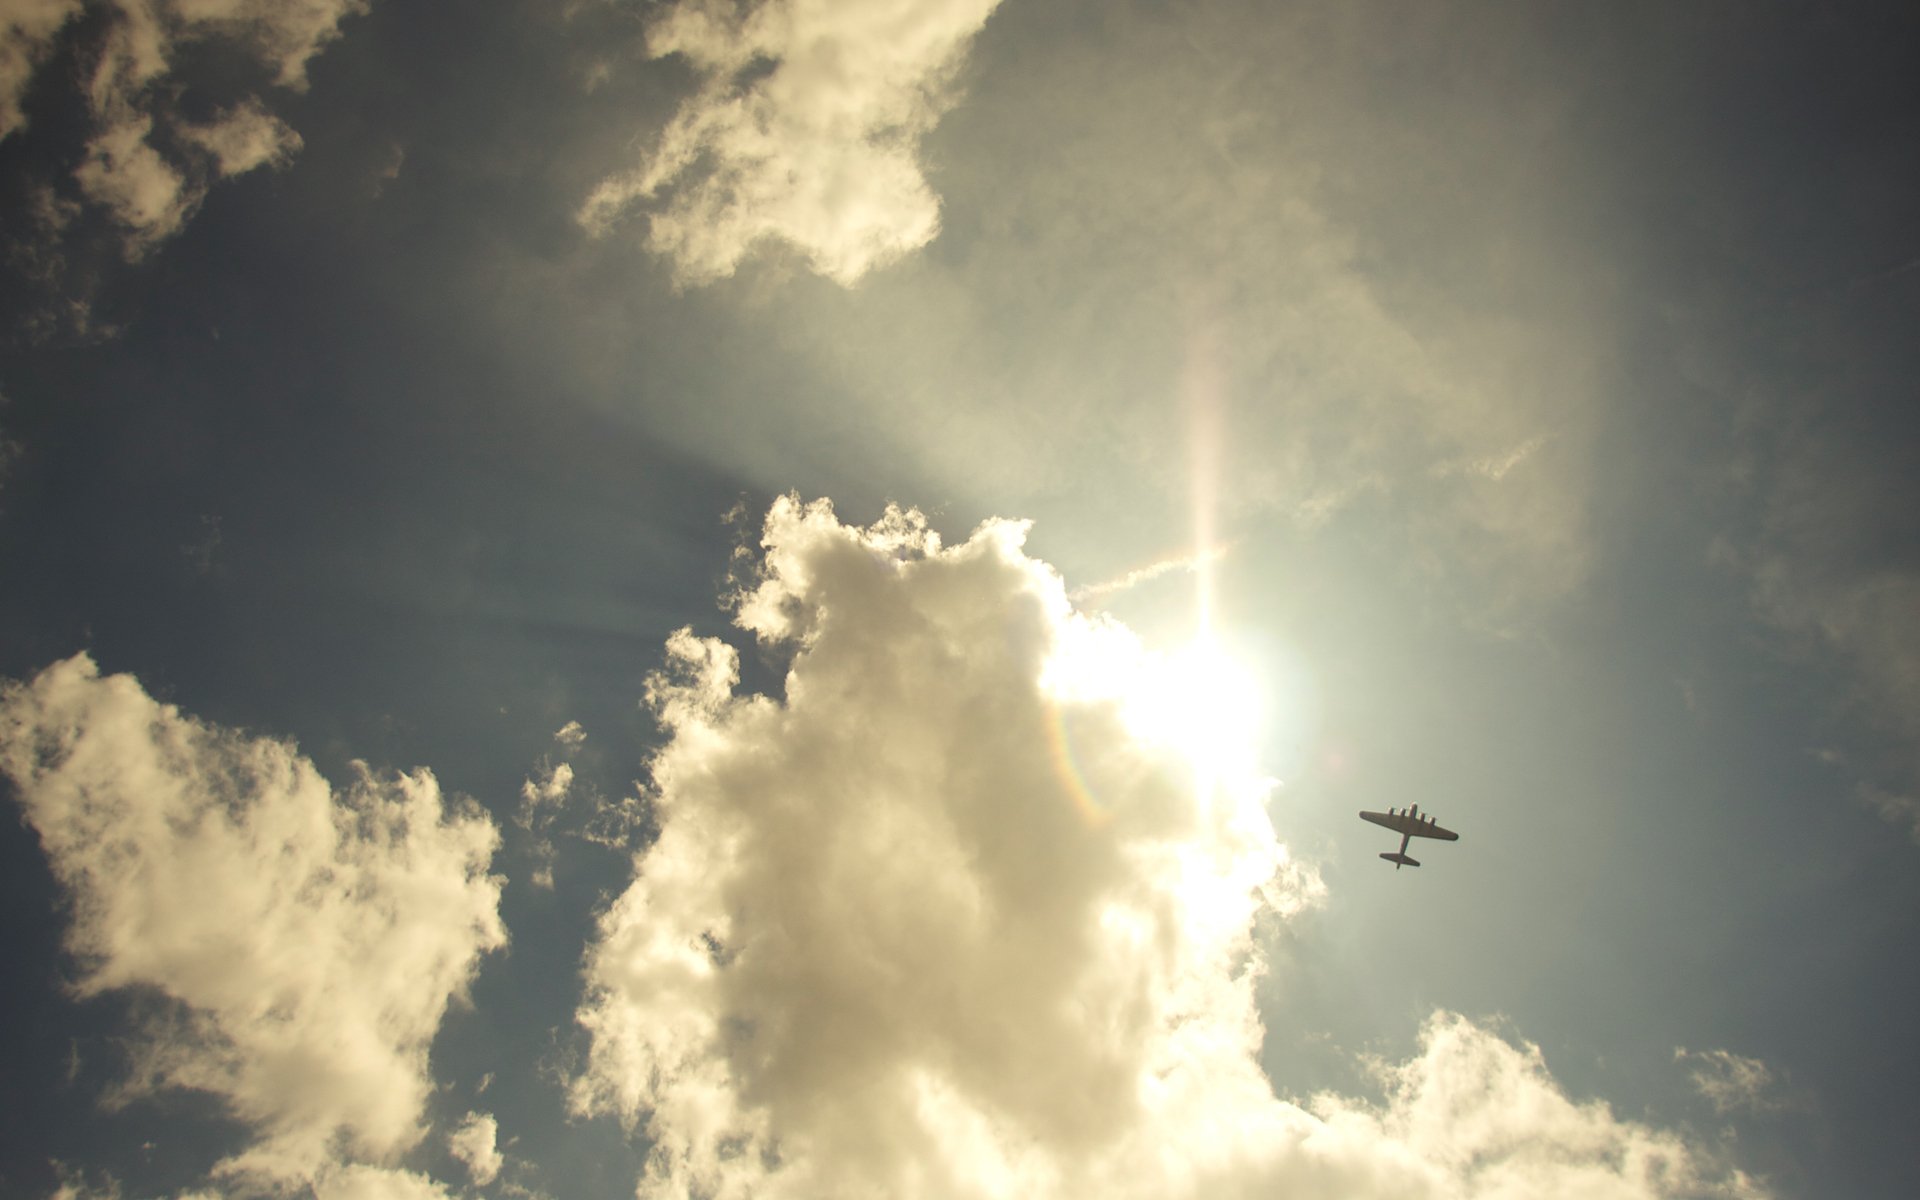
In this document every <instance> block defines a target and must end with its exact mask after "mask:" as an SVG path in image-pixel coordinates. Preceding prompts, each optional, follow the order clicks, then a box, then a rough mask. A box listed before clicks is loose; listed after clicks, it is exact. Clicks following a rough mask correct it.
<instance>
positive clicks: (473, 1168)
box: [447, 1112, 505, 1187]
mask: <svg viewBox="0 0 1920 1200" xmlns="http://www.w3.org/2000/svg"><path fill="white" fill-rule="evenodd" d="M499 1137H500V1126H499V1124H498V1123H497V1122H495V1121H494V1119H493V1114H492V1113H474V1112H470V1113H468V1114H467V1116H466V1119H465V1120H463V1121H461V1122H460V1128H458V1129H456V1130H454V1131H453V1132H452V1133H451V1134H449V1135H448V1136H447V1146H448V1148H449V1149H450V1150H452V1151H453V1156H454V1157H455V1158H457V1159H459V1160H460V1161H461V1162H463V1163H465V1164H466V1166H467V1172H468V1173H469V1174H470V1175H472V1176H473V1181H474V1182H475V1183H477V1184H479V1185H480V1186H481V1187H485V1186H487V1185H488V1184H489V1183H492V1182H493V1181H494V1180H495V1179H496V1178H498V1177H499V1174H500V1168H501V1166H502V1165H503V1163H504V1162H505V1160H504V1159H502V1158H501V1157H500V1151H499V1149H498V1148H497V1147H496V1146H495V1143H496V1142H497V1141H498V1139H499Z"/></svg>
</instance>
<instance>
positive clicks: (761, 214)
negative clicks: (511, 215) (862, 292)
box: [580, 0, 999, 284]
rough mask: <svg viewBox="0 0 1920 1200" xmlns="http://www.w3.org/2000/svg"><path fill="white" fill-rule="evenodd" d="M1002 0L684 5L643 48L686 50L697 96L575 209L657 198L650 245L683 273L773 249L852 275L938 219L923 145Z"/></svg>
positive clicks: (597, 213)
mask: <svg viewBox="0 0 1920 1200" xmlns="http://www.w3.org/2000/svg"><path fill="white" fill-rule="evenodd" d="M998 4H999V0H767V2H766V3H761V4H754V5H742V4H735V3H730V2H728V0H682V2H681V3H678V4H676V5H674V6H673V7H671V8H669V9H668V10H667V11H666V12H665V13H664V14H662V15H661V16H659V17H657V18H655V19H654V21H653V23H652V24H651V25H650V26H649V28H648V33H647V48H648V52H649V54H651V55H652V56H653V57H655V58H664V57H667V56H669V55H679V56H681V57H683V58H685V59H686V60H687V62H688V63H689V64H690V65H691V66H692V67H693V68H694V70H695V71H697V72H698V73H699V76H700V80H701V82H700V87H699V90H698V91H697V92H696V93H695V94H694V95H693V96H692V97H690V98H689V99H688V100H687V101H686V102H685V103H684V104H683V105H682V106H681V108H680V111H679V112H678V113H676V114H675V116H674V118H673V120H672V121H671V122H670V123H669V124H668V126H667V128H666V130H665V131H664V132H663V133H662V134H661V136H660V140H659V143H658V145H657V146H656V147H655V149H654V150H653V152H652V153H651V154H650V155H648V156H647V158H646V159H645V161H643V162H642V163H641V164H640V165H639V166H638V167H635V168H633V169H631V170H627V171H622V172H619V173H617V174H614V175H612V176H609V177H608V178H607V179H605V180H603V181H602V182H601V183H600V185H599V186H598V187H596V188H595V189H594V190H593V193H592V194H591V195H590V196H589V197H588V198H587V201H586V204H585V205H584V206H583V207H582V208H581V210H580V221H581V223H582V224H583V225H584V226H585V227H586V228H587V229H588V230H590V231H592V232H594V233H596V234H598V233H605V232H606V231H608V230H609V229H610V228H612V227H613V225H614V224H615V222H616V221H617V220H618V219H619V218H620V217H621V216H622V215H623V214H624V213H625V212H626V211H627V210H628V209H629V208H631V207H632V206H634V205H635V204H637V203H639V202H641V201H646V200H659V201H661V205H660V207H659V208H658V209H656V210H655V211H654V212H653V213H652V214H651V216H650V218H649V220H650V226H649V232H648V245H649V246H650V247H651V248H652V249H654V250H655V251H657V252H658V253H660V254H663V255H666V256H667V257H669V258H671V259H672V260H673V264H674V271H675V274H676V276H677V277H678V278H679V280H680V281H681V282H683V283H689V284H700V283H708V282H711V281H713V280H716V279H720V278H723V277H725V276H728V275H731V274H733V272H734V270H735V269H736V268H737V267H738V266H739V265H740V262H741V260H742V259H744V258H745V257H746V256H747V255H748V254H749V253H751V252H752V251H753V250H754V248H755V247H756V246H759V245H761V244H762V243H768V242H777V243H784V244H785V245H787V246H791V247H793V248H794V249H796V250H798V251H799V252H800V253H801V254H802V255H804V256H805V258H806V259H807V262H808V264H809V265H810V266H811V267H812V269H813V270H815V271H817V272H819V273H820V274H822V275H825V276H827V277H828V278H830V279H833V280H835V281H837V282H839V283H842V284H852V283H853V282H855V281H856V280H858V279H859V278H860V277H861V276H863V275H865V274H866V273H867V272H868V271H870V270H872V269H874V268H875V267H879V266H884V265H885V264H887V263H889V262H892V261H894V260H895V259H898V258H899V257H901V256H902V255H904V254H908V253H910V252H912V251H914V250H916V249H918V248H920V247H921V246H924V245H925V244H926V243H927V242H928V241H930V240H932V238H933V236H934V234H935V233H936V232H937V231H938V229H939V224H940V205H939V200H938V199H937V198H936V197H935V195H934V193H933V189H932V187H931V186H930V185H929V184H928V182H927V178H926V174H925V172H924V170H923V169H922V167H921V164H920V162H919V152H920V141H921V139H922V138H923V137H925V136H926V134H927V132H928V131H929V130H931V129H932V128H933V126H934V125H935V123H937V122H938V121H939V119H940V117H941V115H942V114H943V113H944V112H946V111H947V109H949V108H950V107H951V106H952V105H953V104H954V102H955V99H956V96H957V89H956V87H955V83H954V78H953V77H954V75H955V73H956V70H957V68H958V66H959V63H960V61H961V59H962V57H963V56H964V54H965V52H966V48H967V45H968V43H969V42H970V41H971V40H972V39H973V36H974V35H975V34H976V33H978V32H979V30H980V28H981V26H982V25H983V24H985V22H986V20H987V17H988V15H989V14H990V13H992V12H993V10H994V8H996V7H997V6H998Z"/></svg>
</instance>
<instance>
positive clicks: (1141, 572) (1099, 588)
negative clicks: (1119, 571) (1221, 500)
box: [1067, 545, 1233, 604]
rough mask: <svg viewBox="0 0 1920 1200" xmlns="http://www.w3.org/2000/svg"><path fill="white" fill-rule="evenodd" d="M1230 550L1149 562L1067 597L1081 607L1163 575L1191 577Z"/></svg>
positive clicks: (1221, 548)
mask: <svg viewBox="0 0 1920 1200" xmlns="http://www.w3.org/2000/svg"><path fill="white" fill-rule="evenodd" d="M1232 548H1233V547H1232V546H1230V545H1227V546H1210V547H1208V548H1206V549H1205V550H1202V551H1200V552H1199V553H1198V554H1189V555H1185V556H1183V557H1178V558H1163V559H1161V560H1159V561H1158V562H1153V563H1149V564H1147V565H1146V566H1144V567H1138V568H1136V569H1134V570H1132V571H1128V572H1127V573H1126V574H1125V575H1122V576H1120V577H1119V578H1117V579H1109V580H1106V581H1105V582H1103V583H1090V584H1088V585H1086V586H1085V587H1078V588H1075V589H1073V591H1072V592H1071V593H1069V595H1068V597H1067V598H1068V599H1070V600H1072V601H1073V602H1074V603H1076V604H1085V603H1087V602H1089V601H1103V600H1105V599H1106V598H1107V597H1108V596H1113V595H1118V594H1119V593H1121V592H1126V591H1131V590H1132V589H1134V588H1136V587H1139V586H1140V585H1141V584H1143V583H1151V582H1153V581H1154V580H1156V579H1159V578H1160V577H1162V576H1164V575H1171V574H1174V573H1176V572H1178V573H1181V574H1191V573H1193V572H1195V571H1198V570H1200V569H1202V568H1203V567H1206V566H1209V565H1210V564H1212V563H1216V562H1219V561H1220V560H1221V559H1223V558H1225V557H1226V556H1227V552H1228V551H1229V550H1231V549H1232Z"/></svg>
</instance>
